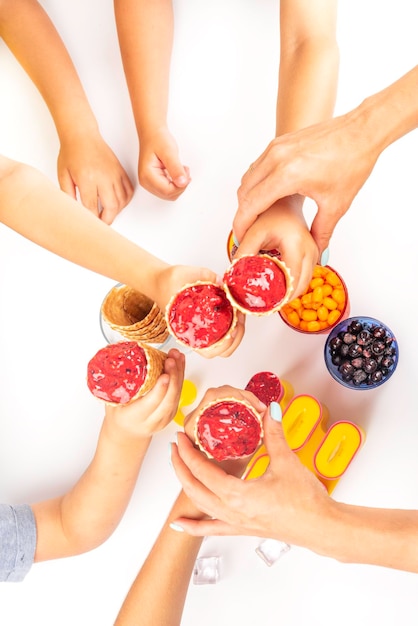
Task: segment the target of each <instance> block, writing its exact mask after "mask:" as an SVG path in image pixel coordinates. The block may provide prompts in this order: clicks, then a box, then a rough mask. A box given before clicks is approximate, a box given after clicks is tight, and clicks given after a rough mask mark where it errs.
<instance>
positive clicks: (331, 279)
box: [327, 271, 342, 287]
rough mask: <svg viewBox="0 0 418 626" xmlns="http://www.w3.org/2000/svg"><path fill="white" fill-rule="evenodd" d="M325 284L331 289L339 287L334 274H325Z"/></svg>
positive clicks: (339, 282) (339, 284) (330, 272)
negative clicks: (330, 286)
mask: <svg viewBox="0 0 418 626" xmlns="http://www.w3.org/2000/svg"><path fill="white" fill-rule="evenodd" d="M327 283H329V284H330V285H332V286H333V287H341V286H342V285H341V281H340V279H339V278H338V276H337V274H336V273H335V272H332V271H329V272H328V274H327Z"/></svg>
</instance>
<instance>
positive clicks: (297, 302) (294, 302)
mask: <svg viewBox="0 0 418 626" xmlns="http://www.w3.org/2000/svg"><path fill="white" fill-rule="evenodd" d="M287 306H290V307H291V308H292V309H300V307H301V306H302V303H301V301H300V298H295V299H294V300H291V301H290V302H289V304H288V305H287Z"/></svg>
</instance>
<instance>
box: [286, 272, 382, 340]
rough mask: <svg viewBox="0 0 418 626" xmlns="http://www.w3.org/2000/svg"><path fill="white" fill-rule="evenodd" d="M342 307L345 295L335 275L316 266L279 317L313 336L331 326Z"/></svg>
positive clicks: (339, 316)
mask: <svg viewBox="0 0 418 626" xmlns="http://www.w3.org/2000/svg"><path fill="white" fill-rule="evenodd" d="M346 307H347V292H346V289H345V287H344V284H343V282H342V281H341V279H340V277H339V276H338V274H337V273H336V272H334V271H333V270H332V269H331V268H329V267H328V266H320V265H317V266H316V267H315V268H314V271H313V274H312V278H311V280H310V282H309V286H308V288H307V289H306V290H305V292H304V293H303V294H302V295H301V296H299V297H298V298H295V299H294V300H291V301H290V302H289V303H288V304H286V305H285V306H284V307H283V309H282V310H281V311H280V315H281V317H282V318H283V319H284V320H285V321H286V322H288V324H289V325H290V326H293V327H294V328H297V329H298V330H302V331H305V332H311V333H316V332H322V331H326V329H327V328H330V327H332V326H335V324H336V323H337V322H338V321H339V320H340V318H341V316H342V314H343V313H344V311H345V310H346ZM374 339H375V340H376V339H380V338H376V337H375V338H374Z"/></svg>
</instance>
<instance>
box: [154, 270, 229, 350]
mask: <svg viewBox="0 0 418 626" xmlns="http://www.w3.org/2000/svg"><path fill="white" fill-rule="evenodd" d="M198 285H213V286H215V287H220V285H218V284H216V283H212V282H211V281H208V280H197V281H196V282H195V283H188V284H187V285H184V286H183V287H182V288H181V290H180V292H179V293H181V292H182V291H184V290H186V289H189V288H190V287H196V286H198ZM178 295H179V294H178V293H176V294H175V295H174V296H172V297H171V299H170V301H169V302H168V304H167V306H166V309H165V323H166V327H167V329H168V332H169V334H170V335H172V336H173V337H174V339H175V340H176V341H177V342H178V343H179V344H180V345H182V346H185V347H186V348H192V349H196V350H198V351H199V352H203V353H205V352H207V351H209V350H212V349H213V348H218V347H219V346H221V345H222V344H223V343H225V341H226V340H227V339H229V338H230V336H231V332H232V331H233V330H234V328H235V326H236V325H237V311H236V308H235V305H232V310H233V317H232V321H231V325H230V327H229V329H228V331H227V333H225V335H224V336H223V337H220V339H218V341H216V342H215V343H212V344H211V345H210V346H207V347H205V348H193V346H191V345H190V344H188V343H186V342H185V341H183V340H182V339H181V338H180V337H178V336H177V335H176V333H175V332H174V330H173V328H172V327H171V325H170V310H171V307H172V305H173V303H174V302H175V300H176V298H177V296H178ZM226 295H228V294H226Z"/></svg>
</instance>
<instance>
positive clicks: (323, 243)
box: [311, 205, 343, 257]
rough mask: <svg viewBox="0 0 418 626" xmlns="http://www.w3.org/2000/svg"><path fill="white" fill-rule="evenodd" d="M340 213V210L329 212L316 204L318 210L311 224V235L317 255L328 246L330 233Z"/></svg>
mask: <svg viewBox="0 0 418 626" xmlns="http://www.w3.org/2000/svg"><path fill="white" fill-rule="evenodd" d="M342 214H343V212H341V211H334V210H333V211H332V212H331V211H328V210H326V209H324V207H321V206H319V205H318V211H317V213H316V215H315V217H314V219H313V220H312V224H311V235H312V237H313V239H314V241H315V243H316V245H317V246H318V250H319V257H321V254H322V253H323V251H324V250H326V248H328V247H329V241H330V239H331V236H332V233H333V232H334V228H335V227H336V225H337V223H338V220H339V219H340V217H341V215H342Z"/></svg>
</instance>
